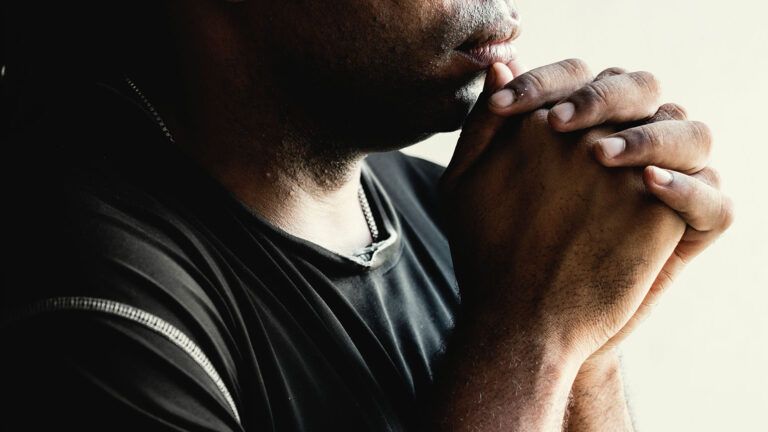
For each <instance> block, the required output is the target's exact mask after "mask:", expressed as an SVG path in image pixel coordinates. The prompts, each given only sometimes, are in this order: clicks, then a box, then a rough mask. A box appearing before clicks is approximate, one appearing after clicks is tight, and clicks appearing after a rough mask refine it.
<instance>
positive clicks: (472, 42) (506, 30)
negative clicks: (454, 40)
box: [455, 18, 520, 68]
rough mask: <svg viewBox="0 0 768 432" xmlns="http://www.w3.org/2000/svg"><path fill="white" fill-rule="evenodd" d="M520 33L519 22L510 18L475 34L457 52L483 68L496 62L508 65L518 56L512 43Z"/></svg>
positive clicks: (457, 48)
mask: <svg viewBox="0 0 768 432" xmlns="http://www.w3.org/2000/svg"><path fill="white" fill-rule="evenodd" d="M519 32H520V25H519V23H518V21H517V20H515V19H511V18H510V19H507V20H505V21H503V22H500V23H499V24H497V25H494V26H491V27H486V28H484V29H482V30H480V31H478V32H476V33H474V34H473V35H471V36H470V37H469V38H468V39H467V40H466V41H465V42H464V43H462V44H461V45H459V46H458V47H456V49H455V50H456V51H457V52H458V53H459V54H461V55H462V56H463V57H465V58H466V59H468V60H469V61H471V62H473V63H475V64H476V65H477V66H478V67H481V68H487V67H489V66H490V65H492V64H493V63H496V62H502V63H508V62H510V61H512V60H514V59H515V57H516V55H517V50H516V49H515V47H514V45H512V42H513V41H514V40H515V39H516V38H517V36H518V34H519Z"/></svg>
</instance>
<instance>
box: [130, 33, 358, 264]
mask: <svg viewBox="0 0 768 432" xmlns="http://www.w3.org/2000/svg"><path fill="white" fill-rule="evenodd" d="M212 48H215V47H212ZM210 58H211V57H208V59H210ZM186 60H187V62H190V63H191V64H185V65H184V66H185V67H183V68H180V69H181V70H185V71H192V72H189V73H187V74H186V75H185V76H183V77H182V79H181V80H178V79H177V80H176V82H178V83H180V84H179V85H178V87H169V86H168V84H167V82H163V83H162V85H159V86H155V87H154V88H153V86H152V85H151V84H152V82H158V81H156V80H150V79H145V80H142V79H141V74H140V73H139V76H138V77H137V79H136V81H137V84H138V86H139V87H141V88H142V89H143V90H144V92H145V93H146V94H147V96H148V98H149V100H150V101H152V103H153V104H154V105H156V107H157V109H158V111H159V112H160V114H161V116H162V117H163V118H164V119H165V121H166V123H167V124H168V127H169V128H170V130H171V132H172V134H173V135H174V138H175V141H176V145H178V146H180V147H181V148H182V150H184V151H185V152H186V153H187V154H189V155H190V156H192V158H193V159H195V160H196V161H197V162H198V163H199V164H200V165H201V166H202V167H203V168H204V169H205V170H206V171H208V172H209V173H210V175H211V176H212V177H214V178H215V179H216V180H217V181H219V182H220V183H221V184H222V185H223V186H224V187H225V188H227V189H228V190H229V191H231V192H232V193H233V194H234V195H235V196H236V197H237V198H238V199H239V200H240V201H241V202H243V203H244V204H245V205H246V206H247V207H249V208H250V209H251V210H252V211H254V212H255V213H258V214H260V215H262V216H263V217H264V218H265V219H266V220H268V221H269V222H271V223H272V224H273V225H276V226H277V227H279V228H281V229H282V230H284V231H286V232H288V233H290V234H292V235H295V236H297V237H300V238H303V239H306V240H309V241H311V242H314V243H316V244H319V245H320V246H323V247H325V248H327V249H329V250H332V251H335V252H339V253H344V254H350V253H352V252H354V251H357V250H359V249H361V248H362V247H364V246H366V245H368V244H370V242H371V240H372V238H371V234H370V230H369V227H368V224H367V222H366V220H365V217H364V214H363V211H362V209H361V205H360V201H359V198H358V188H359V186H360V176H361V169H362V164H363V158H364V156H365V154H364V153H363V152H361V151H359V150H356V149H355V148H356V147H357V146H355V145H352V144H351V143H349V142H347V141H345V140H344V139H337V138H338V137H337V136H335V134H333V133H332V132H330V131H327V130H323V129H322V128H319V127H316V126H315V125H314V124H315V123H317V122H313V121H312V119H311V118H309V117H308V116H307V115H306V114H305V113H304V112H303V110H301V109H300V108H297V107H300V106H301V104H296V103H292V101H291V100H286V99H285V98H283V97H280V95H279V94H277V92H276V90H275V87H274V86H269V85H267V86H258V85H255V84H254V83H260V82H266V83H271V82H274V81H271V78H272V77H266V76H262V77H258V78H256V77H254V76H253V74H252V73H253V71H249V74H248V77H247V78H245V75H244V74H237V73H235V74H233V75H230V76H222V71H226V72H230V73H232V72H236V71H232V70H231V69H229V68H227V67H226V66H225V65H217V64H212V63H211V62H210V61H208V62H199V63H198V62H195V61H194V59H186ZM160 82H162V81H160ZM358 148H359V147H358Z"/></svg>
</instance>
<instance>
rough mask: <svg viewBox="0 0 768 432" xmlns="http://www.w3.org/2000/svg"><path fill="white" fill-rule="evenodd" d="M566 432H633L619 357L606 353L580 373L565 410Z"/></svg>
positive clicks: (583, 368) (587, 363)
mask: <svg viewBox="0 0 768 432" xmlns="http://www.w3.org/2000/svg"><path fill="white" fill-rule="evenodd" d="M566 417H567V425H566V430H567V431H568V432H592V431H615V432H632V431H634V427H633V426H632V419H631V417H630V414H629V409H628V407H627V401H626V398H625V395H624V384H623V382H622V378H621V369H620V362H619V357H618V355H617V354H616V353H613V352H612V353H607V354H605V355H603V357H602V358H600V359H592V360H589V361H587V362H586V363H585V364H584V365H583V366H582V368H581V369H580V370H579V374H578V375H577V377H576V379H575V381H574V384H573V389H572V398H571V401H570V404H569V406H568V413H567V415H566Z"/></svg>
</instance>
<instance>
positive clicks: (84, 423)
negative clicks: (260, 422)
mask: <svg viewBox="0 0 768 432" xmlns="http://www.w3.org/2000/svg"><path fill="white" fill-rule="evenodd" d="M4 332H5V333H6V336H7V337H4V339H5V349H4V350H3V351H4V353H3V360H2V363H4V364H3V367H2V370H3V371H4V375H5V379H4V381H5V382H4V384H3V393H4V397H3V399H4V400H5V401H6V402H5V407H4V408H5V409H4V410H3V411H4V412H3V414H2V416H0V419H1V420H0V422H2V423H5V424H4V425H2V424H0V426H1V427H0V429H2V430H8V431H17V430H18V431H23V430H78V431H91V430H94V431H95V430H99V431H103V430H137V431H138V430H144V431H241V430H242V428H241V427H240V425H239V422H238V420H237V418H236V417H235V415H234V413H233V411H232V407H230V406H229V403H228V401H227V400H226V398H225V397H224V395H223V394H222V392H221V390H220V389H219V388H218V387H217V385H216V382H215V381H214V380H213V379H212V378H211V376H210V375H209V374H208V373H207V372H206V370H205V368H204V367H203V366H201V364H200V363H199V362H198V361H197V360H196V359H195V357H194V356H192V355H190V353H189V352H187V351H185V350H184V349H183V348H182V347H181V346H179V345H178V344H177V343H175V342H174V341H173V339H171V338H169V337H167V336H166V335H164V334H163V333H159V332H158V331H156V330H154V329H153V328H151V327H148V326H146V325H144V324H142V323H140V322H137V321H133V320H131V319H127V318H123V317H120V316H116V315H108V314H105V313H101V312H96V311H85V310H70V311H64V310H62V311H53V312H48V313H44V314H39V315H36V316H33V317H29V318H25V319H21V320H18V321H16V322H15V323H13V324H12V325H10V326H6V328H5V329H4Z"/></svg>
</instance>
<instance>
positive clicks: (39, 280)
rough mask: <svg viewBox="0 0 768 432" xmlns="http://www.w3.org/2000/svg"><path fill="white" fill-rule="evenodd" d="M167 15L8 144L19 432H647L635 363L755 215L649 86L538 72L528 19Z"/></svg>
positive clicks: (695, 133) (369, 0)
mask: <svg viewBox="0 0 768 432" xmlns="http://www.w3.org/2000/svg"><path fill="white" fill-rule="evenodd" d="M164 7H165V8H167V12H168V14H167V19H166V20H164V19H161V18H158V17H160V16H161V14H160V13H159V12H157V11H155V12H156V13H157V14H158V15H157V16H155V17H154V18H153V19H156V20H157V21H158V22H160V23H161V25H159V26H157V28H154V27H153V26H146V27H144V26H142V25H141V23H142V22H141V21H132V20H130V19H127V18H125V17H123V16H122V15H121V14H122V13H123V12H126V13H130V11H120V13H119V14H118V15H119V16H120V20H119V22H120V23H121V24H120V25H117V24H114V22H112V21H109V20H105V22H108V23H110V25H112V24H114V25H115V29H114V30H113V31H112V32H106V33H104V34H110V33H111V35H112V36H114V37H115V38H116V39H114V40H113V39H112V38H111V37H106V36H104V39H105V40H109V41H110V42H109V44H105V46H110V48H111V51H110V50H105V51H99V52H106V53H109V52H112V53H115V54H116V55H115V56H114V57H115V58H110V59H108V60H107V59H103V58H99V62H95V61H93V60H92V59H91V61H90V62H89V63H88V64H89V65H93V64H99V65H100V66H101V68H98V69H95V70H91V71H90V75H87V76H83V75H81V76H80V77H79V78H78V79H77V80H75V81H72V82H68V83H66V84H67V85H65V86H62V87H63V89H62V88H61V87H59V88H58V91H57V92H56V93H55V97H54V96H52V95H50V94H47V95H43V97H42V99H43V100H44V101H46V104H45V107H46V108H45V109H44V110H41V111H37V112H35V113H34V115H33V116H31V117H30V116H26V117H24V116H22V117H20V118H21V120H19V121H18V124H21V125H22V126H19V127H18V128H17V129H16V130H14V132H13V133H12V137H11V139H10V141H9V142H10V143H12V144H11V145H10V148H12V149H14V151H15V152H18V154H16V153H14V158H13V160H14V161H15V162H16V163H15V164H16V165H17V166H22V167H23V170H19V171H18V172H17V171H14V170H13V169H9V171H10V172H12V173H14V175H13V176H10V177H9V180H11V179H13V180H14V182H13V183H10V181H7V182H5V183H6V185H8V186H9V187H7V188H6V189H7V191H6V192H7V194H6V195H7V196H9V200H10V201H11V202H12V203H13V205H12V209H13V212H12V213H11V214H8V215H6V223H5V224H4V226H6V227H7V228H6V233H5V234H6V236H5V237H6V238H7V248H8V249H9V250H10V251H13V255H12V257H11V258H10V259H9V261H8V262H7V263H6V266H5V269H4V271H3V274H4V302H3V306H4V310H5V312H4V313H3V324H2V332H3V341H4V343H3V345H4V355H3V357H4V359H3V370H4V371H6V373H7V375H8V380H7V383H6V384H4V388H5V389H6V392H7V394H8V396H9V398H8V399H10V404H9V405H7V406H6V408H5V410H4V412H3V415H2V418H3V421H4V422H6V425H7V426H8V429H10V430H48V429H52V428H54V427H55V428H56V429H74V430H105V429H106V430H110V429H118V430H141V429H144V430H218V431H241V430H242V431H256V430H280V431H282V430H452V431H453V430H456V431H463V430H472V431H495V430H516V431H556V430H561V429H562V428H564V427H565V428H567V430H572V431H583V430H611V431H614V430H631V428H632V426H631V422H630V419H629V417H628V414H627V409H626V403H625V402H624V398H623V393H622V384H621V379H620V376H619V373H618V360H617V355H616V350H615V347H616V346H617V345H618V343H619V342H620V341H621V340H623V338H624V337H625V336H626V335H627V334H628V333H630V332H631V331H632V330H633V328H634V327H635V326H636V325H637V323H638V322H639V321H640V320H641V319H642V318H643V317H644V315H646V313H647V311H648V309H649V308H650V306H652V305H653V304H654V303H655V301H656V300H657V298H658V296H659V295H660V294H661V293H662V292H663V291H664V290H665V289H666V288H667V286H668V285H669V284H670V283H671V281H672V280H673V279H674V276H675V275H676V274H677V272H678V271H679V270H680V269H681V267H682V266H683V265H684V263H685V262H686V261H687V260H689V259H691V258H692V257H693V256H695V255H696V254H697V253H698V252H700V251H701V250H702V249H703V248H705V247H706V246H707V245H709V244H710V243H711V242H712V241H713V240H714V239H715V238H716V237H717V236H718V235H719V234H720V233H721V232H722V231H724V230H725V229H726V228H727V226H728V225H729V224H730V221H731V218H732V216H731V210H730V205H729V203H728V200H727V198H725V197H724V196H723V195H722V194H721V193H720V192H719V191H718V189H717V183H718V181H717V176H716V174H715V172H714V170H712V169H711V168H708V167H707V164H706V160H707V156H708V152H709V147H710V145H711V138H710V135H709V133H708V131H707V128H706V126H704V125H703V124H701V123H697V122H691V121H688V120H687V119H686V117H685V113H684V111H683V110H682V108H680V107H678V106H676V105H673V104H667V105H660V104H659V101H658V98H659V88H658V84H657V82H656V81H655V79H654V78H653V77H652V76H651V75H650V74H648V73H627V72H624V71H622V70H620V69H610V70H607V71H605V72H603V73H601V74H599V75H598V76H597V77H595V78H593V76H592V75H591V73H590V72H589V71H588V70H587V67H586V65H584V64H583V62H580V61H576V60H567V61H563V62H560V63H557V64H554V65H549V66H545V67H542V68H538V69H534V70H531V71H530V72H527V73H525V72H524V70H523V69H522V67H521V66H520V64H519V63H518V62H517V60H515V59H514V52H513V49H512V48H511V45H510V43H511V41H512V40H513V39H514V38H515V37H516V36H517V34H518V24H517V20H518V17H517V13H516V11H515V10H514V8H513V6H512V5H511V4H509V3H508V2H506V1H466V0H461V1H460V0H444V1H439V2H423V1H405V2H388V1H381V0H366V1H360V0H342V1H339V0H336V1H314V2H299V1H281V2H277V1H269V0H246V1H241V2H231V1H224V0H194V1H189V0H187V1H184V2H182V1H177V0H169V1H168V2H164ZM150 11H151V8H150V10H143V12H146V13H149V12H150ZM9 15H10V14H9ZM105 27H109V25H106V26H105ZM129 30H130V32H129ZM126 32H129V34H130V38H125V39H120V36H121V35H124V34H125V33H126ZM85 33H87V32H85ZM142 33H143V35H142ZM49 34H50V33H49ZM98 34H102V33H98ZM148 35H151V37H150V36H148ZM91 39H93V38H92V37H91ZM88 42H90V43H93V44H95V45H96V46H101V45H99V42H100V41H99V40H96V41H94V40H90V39H89V41H88ZM110 44H115V45H110ZM52 55H54V54H52ZM13 60H14V57H13V50H10V54H9V67H8V70H9V76H13V70H14V63H13ZM22 64H24V62H23V61H22V60H19V62H18V65H19V66H17V68H21V66H20V65H22ZM33 69H34V68H32V67H29V68H28V70H33ZM78 69H82V68H78ZM37 70H39V68H38V69H37ZM486 70H487V71H488V73H487V74H486V73H485V72H486ZM81 72H82V70H81ZM28 73H29V76H34V73H33V72H28ZM64 73H66V72H64ZM68 76H69V75H68ZM483 79H485V91H484V92H483V93H482V94H481V95H479V99H478V94H479V91H480V88H479V87H480V83H481V80H483ZM59 80H61V78H59ZM18 81H19V84H18V87H17V88H23V87H25V86H26V87H25V88H29V87H31V86H32V84H38V83H39V81H34V80H32V79H31V78H25V79H18ZM30 83H32V84H30ZM473 106H474V108H473ZM470 110H471V111H472V112H471V113H470ZM467 114H469V117H467ZM30 118H31V119H32V120H30ZM462 124H463V132H462V136H461V138H460V141H459V143H458V146H457V149H456V153H455V155H454V157H453V159H452V161H451V164H450V166H449V167H448V168H447V170H445V171H444V170H443V169H442V168H441V167H439V166H437V165H434V164H430V163H427V162H425V161H421V160H418V159H415V158H410V157H406V156H404V155H402V154H400V153H398V152H396V151H391V150H395V149H399V148H402V147H404V146H406V145H409V144H411V143H414V142H417V141H419V140H421V139H423V138H425V137H427V136H429V135H430V134H433V133H435V132H440V131H447V130H453V129H456V128H458V127H459V126H461V125H462ZM31 150H35V151H36V152H39V153H42V154H32V153H31V152H30V151H31ZM25 158H26V159H25ZM657 167H660V168H657ZM31 176H34V178H32V177H31ZM25 179H30V180H25ZM32 180H34V182H33V181H32ZM449 244H450V248H449ZM566 418H567V420H566Z"/></svg>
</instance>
